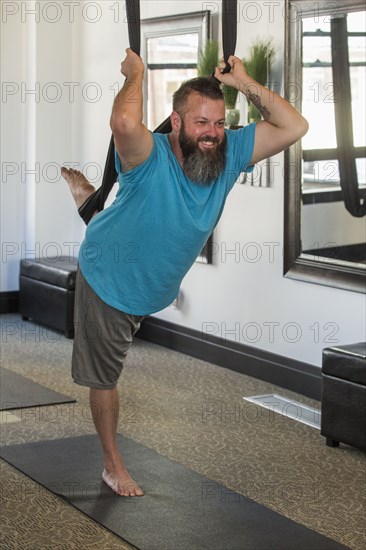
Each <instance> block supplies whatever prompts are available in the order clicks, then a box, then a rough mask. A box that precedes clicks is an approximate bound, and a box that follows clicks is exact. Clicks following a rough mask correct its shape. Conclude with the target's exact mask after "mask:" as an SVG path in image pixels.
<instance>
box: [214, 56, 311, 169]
mask: <svg viewBox="0 0 366 550" xmlns="http://www.w3.org/2000/svg"><path fill="white" fill-rule="evenodd" d="M228 63H229V64H230V66H231V71H230V72H229V73H226V74H222V73H221V68H222V66H220V67H217V68H216V71H215V77H216V78H217V79H218V80H220V82H223V83H224V84H227V85H228V86H233V87H235V88H238V89H239V90H240V91H241V92H242V93H243V94H244V95H245V96H246V97H247V98H248V99H249V100H250V101H251V102H252V103H253V104H254V105H255V106H256V107H257V109H258V110H259V112H260V113H261V115H262V116H263V118H264V120H262V121H260V122H258V123H257V127H256V133H255V143H254V151H253V156H252V160H251V163H252V164H255V163H256V162H259V161H260V160H262V159H264V158H268V157H270V156H272V155H275V154H277V153H279V152H280V151H283V150H284V149H287V148H288V147H289V146H290V145H292V144H293V143H295V142H296V141H298V140H299V139H301V138H302V137H303V136H304V135H305V134H306V132H307V131H308V127H309V125H308V122H307V121H306V120H305V118H304V117H303V116H302V115H301V114H300V113H299V112H298V111H296V109H294V108H293V107H292V106H291V105H290V103H288V101H286V100H285V99H283V98H282V97H280V96H279V95H278V94H276V93H275V92H272V91H270V90H269V89H268V88H265V87H264V86H261V85H260V84H258V82H255V80H253V79H252V78H251V77H250V76H249V75H248V74H247V73H246V71H245V67H244V65H243V63H242V61H241V60H240V59H239V58H238V57H235V56H233V55H232V56H230V57H229V59H228Z"/></svg>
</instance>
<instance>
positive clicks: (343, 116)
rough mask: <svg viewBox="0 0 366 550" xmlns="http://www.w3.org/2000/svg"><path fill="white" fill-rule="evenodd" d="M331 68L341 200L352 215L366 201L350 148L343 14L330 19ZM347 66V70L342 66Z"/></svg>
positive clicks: (363, 210) (361, 211) (365, 208)
mask: <svg viewBox="0 0 366 550" xmlns="http://www.w3.org/2000/svg"><path fill="white" fill-rule="evenodd" d="M331 44H332V70H333V82H334V83H336V85H335V86H334V96H335V98H334V99H335V101H334V111H335V119H336V135H337V147H338V165H339V175H340V180H341V181H340V183H341V189H342V196H343V201H344V205H345V207H346V209H347V210H348V212H349V213H350V214H352V216H355V217H357V218H361V217H362V216H365V215H366V202H365V201H364V202H363V203H362V202H361V198H360V191H359V188H358V181H357V167H356V159H355V156H354V154H352V150H351V149H350V145H351V147H352V148H353V123H352V107H351V102H350V101H342V99H343V98H349V100H350V99H351V77H350V72H349V66H350V65H349V52H348V36H347V19H346V17H334V18H332V19H331ZM345 67H347V68H348V70H346V71H345V70H344V68H345Z"/></svg>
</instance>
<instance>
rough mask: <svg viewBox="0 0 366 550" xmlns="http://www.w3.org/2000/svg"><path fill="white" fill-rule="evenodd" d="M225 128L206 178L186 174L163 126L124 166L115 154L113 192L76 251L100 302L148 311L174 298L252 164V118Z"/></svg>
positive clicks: (140, 312) (132, 310)
mask: <svg viewBox="0 0 366 550" xmlns="http://www.w3.org/2000/svg"><path fill="white" fill-rule="evenodd" d="M225 133H226V137H227V148H226V165H225V169H224V171H223V172H222V174H221V175H220V176H219V177H218V178H217V179H216V180H214V181H213V182H212V183H211V184H209V185H199V184H197V183H193V182H192V181H191V180H189V179H188V178H187V177H186V176H185V174H184V172H183V170H182V168H181V166H180V164H179V162H178V160H177V158H176V156H175V155H174V153H173V151H172V149H171V146H170V143H169V139H168V135H167V134H152V136H153V139H154V145H153V149H152V152H151V154H150V156H149V157H148V158H147V159H146V160H145V161H144V162H143V163H142V164H140V165H139V166H137V167H136V168H134V169H132V170H130V171H128V172H124V173H122V170H121V165H120V162H119V158H118V155H116V168H117V172H118V181H119V189H118V192H117V195H116V198H115V200H114V202H113V204H112V205H111V206H109V207H108V208H106V209H105V210H103V211H102V212H100V213H99V214H97V215H96V216H94V218H93V219H92V220H91V222H90V223H89V225H88V228H87V231H86V234H85V239H84V241H83V243H82V245H81V249H80V253H79V263H80V269H81V271H82V273H83V275H84V277H85V278H86V280H87V281H88V283H89V284H90V286H91V287H92V288H93V290H94V291H95V292H96V293H97V294H98V296H100V298H101V299H102V300H103V301H104V302H106V303H107V304H109V305H110V306H112V307H114V308H116V309H119V310H121V311H124V312H126V313H130V314H134V315H149V314H151V313H155V312H156V311H160V310H162V309H164V308H165V307H167V306H168V305H169V304H171V303H172V302H173V301H174V299H175V298H176V296H177V294H178V292H179V287H180V284H181V282H182V279H183V277H184V276H185V275H186V273H187V271H188V270H189V268H190V267H191V266H192V264H193V263H194V262H195V260H196V258H197V256H198V255H199V253H200V252H201V250H202V248H203V246H204V244H205V242H206V240H207V239H208V237H209V236H210V234H211V233H212V230H213V229H214V227H215V226H216V224H217V222H218V221H219V219H220V216H221V214H222V211H223V208H224V204H225V200H226V197H227V195H228V193H229V191H230V190H231V189H232V187H233V186H234V183H235V181H236V180H237V179H238V177H239V175H240V173H241V172H244V171H251V170H252V169H253V167H252V166H249V163H250V161H251V158H252V154H253V148H254V136H255V123H254V124H250V125H248V126H246V127H245V128H241V129H239V130H225Z"/></svg>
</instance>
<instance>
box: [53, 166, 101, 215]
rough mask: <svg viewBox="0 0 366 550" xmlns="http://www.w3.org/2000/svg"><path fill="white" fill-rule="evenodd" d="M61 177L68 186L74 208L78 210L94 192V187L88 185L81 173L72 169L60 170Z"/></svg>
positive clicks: (63, 168)
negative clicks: (74, 204)
mask: <svg viewBox="0 0 366 550" xmlns="http://www.w3.org/2000/svg"><path fill="white" fill-rule="evenodd" d="M61 176H62V177H63V178H65V180H66V181H67V183H68V184H69V187H70V191H71V194H72V196H73V198H74V201H75V202H76V206H77V207H78V208H80V206H81V205H82V204H84V202H85V201H86V199H87V198H88V197H89V196H90V195H91V194H92V193H94V191H95V187H93V186H92V185H91V183H89V181H88V180H87V179H86V177H85V176H84V174H83V173H82V172H79V170H74V169H73V168H65V166H63V167H62V168H61Z"/></svg>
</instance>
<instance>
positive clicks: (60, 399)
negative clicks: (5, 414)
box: [0, 368, 75, 411]
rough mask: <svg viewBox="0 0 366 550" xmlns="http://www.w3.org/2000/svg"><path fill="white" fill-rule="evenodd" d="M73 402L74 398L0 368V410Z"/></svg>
mask: <svg viewBox="0 0 366 550" xmlns="http://www.w3.org/2000/svg"><path fill="white" fill-rule="evenodd" d="M62 403H75V399H72V398H71V397H67V396H66V395H62V393H58V392H56V391H53V390H50V389H48V388H46V387H45V386H41V385H40V384H37V383H36V382H33V380H29V378H25V377H24V376H21V375H20V374H17V373H16V372H12V371H11V370H8V369H4V368H1V369H0V410H2V411H6V410H12V409H24V408H27V407H38V406H44V405H56V404H57V405H59V404H62Z"/></svg>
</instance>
